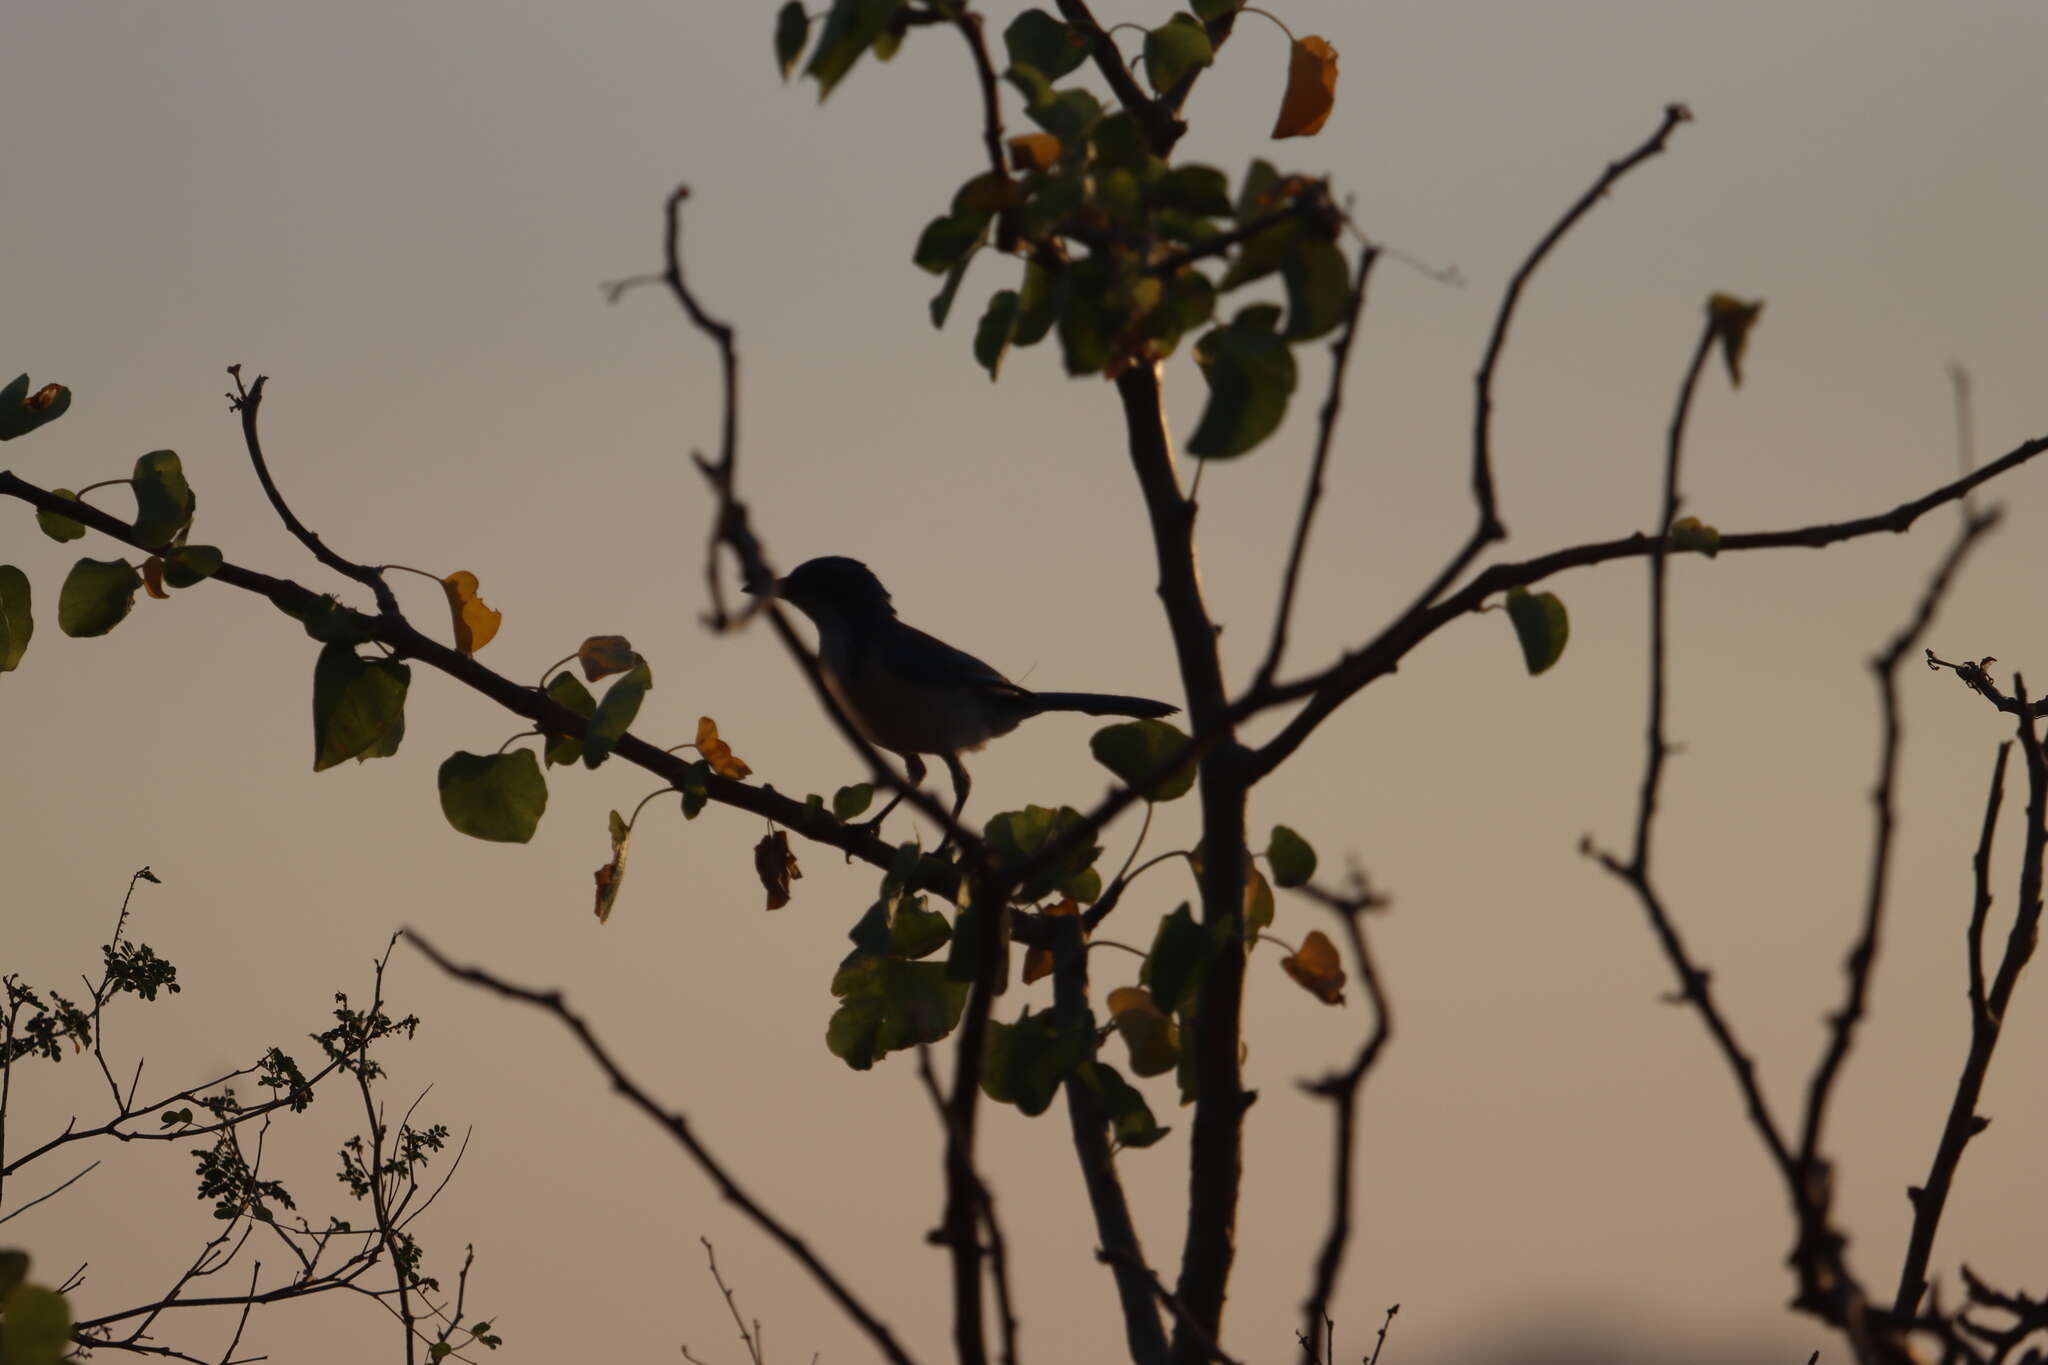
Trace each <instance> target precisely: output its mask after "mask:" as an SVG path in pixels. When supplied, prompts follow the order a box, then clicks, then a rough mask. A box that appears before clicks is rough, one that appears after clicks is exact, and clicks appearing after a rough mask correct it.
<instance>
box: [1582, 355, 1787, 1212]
mask: <svg viewBox="0 0 2048 1365" xmlns="http://www.w3.org/2000/svg"><path fill="white" fill-rule="evenodd" d="M1713 336H1714V333H1713V323H1712V320H1711V319H1709V320H1708V322H1707V324H1706V325H1705V326H1704V327H1703V328H1702V329H1701V331H1700V338H1699V341H1698V342H1697V344H1695V346H1694V347H1693V353H1692V359H1691V360H1690V361H1689V362H1688V363H1687V365H1686V371H1685V379H1684V381H1683V383H1682V384H1681V385H1680V387H1679V395H1678V403H1677V406H1676V408H1675V409H1674V411H1673V414H1672V421H1671V429H1670V434H1669V439H1668V441H1667V445H1666V451H1665V465H1664V495H1663V499H1662V502H1661V503H1660V505H1659V512H1660V514H1659V518H1658V525H1657V535H1656V536H1655V538H1654V539H1653V540H1652V542H1651V548H1650V704H1649V724H1648V727H1647V730H1648V736H1647V739H1646V742H1645V750H1646V752H1645V755H1644V760H1643V780H1642V787H1641V791H1640V794H1639V796H1638V799H1637V803H1636V828H1635V836H1634V852H1633V853H1632V855H1631V856H1630V858H1629V861H1627V862H1626V863H1624V862H1623V861H1621V859H1619V858H1618V857H1616V856H1614V855H1613V854H1611V853H1605V852H1596V851H1595V850H1594V849H1593V847H1592V845H1591V842H1590V841H1586V842H1582V843H1581V845H1580V850H1581V851H1582V852H1585V853H1587V854H1589V855H1590V856H1593V857H1595V858H1597V859H1598V861H1599V863H1600V865H1601V866H1602V867H1604V868H1606V869H1607V871H1608V872H1610V873H1612V874H1613V875H1614V876H1615V877H1616V878H1618V879H1619V880H1621V881H1622V882H1624V883H1626V884H1627V885H1628V887H1629V888H1630V889H1631V890H1633V891H1634V892H1635V893H1636V898H1637V900H1638V901H1640V902H1641V904H1642V907H1643V913H1644V914H1645V915H1646V916H1647V917H1648V919H1649V921H1650V929H1651V931H1652V932H1653V933H1654V934H1655V935H1656V937H1657V943H1658V946H1659V947H1661V948H1662V949H1663V951H1664V957H1665V960H1666V961H1668V962H1669V963H1670V964H1671V969H1672V971H1673V972H1674V973H1676V974H1677V976H1678V984H1679V996H1678V998H1679V999H1680V1000H1682V1001H1683V1002H1685V1003H1687V1004H1690V1005H1691V1006H1692V1007H1693V1008H1694V1009H1696V1010H1697V1011H1698V1012H1699V1015H1700V1022H1701V1023H1702V1024H1704V1025H1705V1027H1706V1030H1707V1033H1708V1034H1709V1036H1711V1037H1712V1038H1713V1040H1714V1044H1715V1046H1716V1047H1718V1048H1719V1049H1720V1052H1721V1056H1722V1059H1723V1060H1724V1061H1725V1062H1726V1063H1727V1064H1728V1069H1729V1070H1730V1071H1731V1072H1732V1073H1734V1076H1735V1083H1736V1086H1737V1087H1738V1088H1739V1089H1740V1090H1741V1092H1742V1098H1743V1103H1744V1105H1745V1106H1746V1107H1747V1109H1748V1111H1749V1121H1750V1125H1751V1126H1752V1127H1754V1128H1755V1129H1756V1131H1757V1135H1758V1136H1759V1137H1761V1138H1762V1139H1763V1143H1764V1146H1765V1148H1766V1149H1767V1150H1768V1151H1769V1152H1770V1154H1771V1160H1772V1162H1773V1164H1775V1165H1776V1166H1777V1168H1778V1171H1779V1174H1780V1175H1782V1176H1783V1177H1784V1180H1785V1182H1786V1184H1787V1186H1788V1187H1789V1188H1790V1190H1791V1191H1792V1203H1793V1210H1794V1213H1795V1215H1796V1214H1797V1213H1798V1212H1799V1210H1800V1208H1801V1207H1802V1204H1801V1199H1800V1195H1799V1183H1800V1182H1799V1177H1798V1172H1797V1171H1796V1170H1795V1169H1794V1167H1793V1163H1792V1152H1791V1149H1790V1148H1789V1147H1788V1146H1787V1145H1786V1142H1785V1138H1784V1135H1783V1134H1782V1133H1781V1132H1780V1131H1779V1128H1778V1122H1777V1119H1776V1118H1775V1117H1774V1116H1773V1115H1772V1113H1771V1108H1770V1105H1769V1103H1768V1102H1767V1101H1766V1100H1765V1099H1764V1094H1763V1089H1762V1087H1761V1086H1760V1085H1759V1084H1758V1082H1757V1078H1756V1062H1755V1060H1754V1059H1752V1058H1751V1057H1750V1055H1749V1053H1748V1052H1746V1051H1745V1050H1744V1049H1743V1047H1742V1045H1741V1043H1740V1042H1739V1041H1738V1040H1737V1039H1736V1037H1735V1031H1734V1029H1733V1028H1732V1027H1731V1026H1730V1025H1729V1023H1728V1020H1727V1017H1726V1016H1725V1015H1723V1014H1722V1012H1721V1007H1720V1005H1719V1004H1718V1003H1716V1001H1715V999H1714V994H1713V986H1712V978H1711V976H1710V975H1709V974H1708V972H1707V971H1706V970H1705V969H1704V968H1702V967H1701V966H1699V965H1698V963H1697V962H1695V961H1694V960H1693V956H1692V952H1691V950H1690V949H1689V948H1687V947H1686V944H1685V939H1684V938H1683V936H1682V935H1680V933H1679V931H1678V924H1677V921H1675V920H1674V919H1673V918H1672V917H1671V914H1670V912H1669V910H1667V909H1666V907H1665V905H1664V901H1663V897H1662V896H1661V895H1659V893H1658V892H1657V889H1656V884H1655V882H1654V881H1653V880H1652V878H1651V874H1650V826H1651V825H1652V823H1653V822H1654V821H1655V820H1656V817H1657V791H1658V786H1659V783H1660V782H1661V781H1662V777H1663V771H1664V757H1665V753H1666V748H1667V745H1666V742H1665V739H1664V609H1665V599H1664V578H1665V575H1664V567H1665V565H1664V560H1665V554H1666V551H1667V550H1668V549H1669V545H1670V535H1669V531H1670V526H1671V521H1672V519H1673V517H1674V516H1675V515H1676V513H1677V508H1678V463H1679V455H1680V452H1681V449H1682V447H1683V442H1684V436H1685V421H1686V417H1687V415H1688V414H1689V413H1690V411H1691V408H1692V396H1693V391H1694V389H1695V388H1696V387H1697V386H1698V383H1699V376H1700V369H1701V366H1702V365H1703V364H1704V363H1705V361H1706V357H1707V348H1708V346H1709V345H1710V344H1711V342H1712V341H1713Z"/></svg>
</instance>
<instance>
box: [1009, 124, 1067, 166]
mask: <svg viewBox="0 0 2048 1365" xmlns="http://www.w3.org/2000/svg"><path fill="white" fill-rule="evenodd" d="M1059 159H1060V140H1059V139H1058V138H1056V137H1054V136H1053V135H1052V134H1051V133H1026V134H1024V135H1023V136H1022V137H1013V138H1011V139H1010V169H1011V170H1015V171H1043V170H1048V169H1050V168H1051V167H1053V166H1056V165H1058V164H1059Z"/></svg>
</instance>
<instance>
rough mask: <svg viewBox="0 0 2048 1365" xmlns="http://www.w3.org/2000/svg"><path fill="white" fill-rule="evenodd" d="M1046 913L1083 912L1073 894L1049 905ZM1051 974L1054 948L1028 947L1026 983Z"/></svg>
mask: <svg viewBox="0 0 2048 1365" xmlns="http://www.w3.org/2000/svg"><path fill="white" fill-rule="evenodd" d="M1044 913H1045V915H1046V916H1047V917H1048V918H1051V917H1053V916H1068V915H1078V914H1080V913H1081V906H1080V903H1079V902H1077V901H1076V900H1075V899H1074V898H1073V897H1072V896H1069V897H1067V898H1066V899H1065V900H1063V901H1061V902H1060V903H1059V904H1058V905H1048V906H1047V907H1046V908H1045V911H1044ZM1051 975H1052V949H1050V948H1029V949H1026V950H1025V953H1024V984H1025V985H1027V986H1028V985H1030V984H1031V983H1032V982H1034V981H1043V980H1044V979H1045V978H1046V977H1048V976H1051Z"/></svg>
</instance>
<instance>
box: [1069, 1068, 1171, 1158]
mask: <svg viewBox="0 0 2048 1365" xmlns="http://www.w3.org/2000/svg"><path fill="white" fill-rule="evenodd" d="M1074 1078H1075V1079H1076V1080H1078V1081H1080V1082H1081V1084H1083V1085H1085V1086H1087V1087H1088V1089H1089V1091H1090V1092H1091V1093H1092V1094H1093V1095H1094V1096H1095V1099H1096V1102H1097V1103H1098V1104H1100V1105H1101V1106H1102V1112H1103V1113H1104V1114H1106V1115H1108V1116H1109V1124H1110V1132H1111V1134H1112V1135H1113V1136H1114V1137H1115V1138H1116V1141H1117V1144H1118V1145H1119V1146H1122V1147H1150V1146H1151V1145H1152V1144H1153V1143H1155V1142H1157V1141H1159V1139H1161V1138H1163V1137H1165V1136H1166V1135H1167V1134H1168V1133H1170V1132H1172V1131H1173V1130H1172V1129H1171V1128H1161V1127H1160V1126H1159V1120H1157V1119H1155V1118H1153V1117H1152V1106H1150V1105H1148V1104H1146V1103H1145V1097H1144V1096H1143V1095H1141V1094H1139V1093H1138V1092H1137V1090H1136V1089H1135V1088H1133V1087H1132V1085H1131V1083H1130V1082H1129V1081H1126V1080H1125V1079H1124V1078H1123V1077H1122V1076H1121V1075H1119V1074H1118V1072H1117V1069H1116V1068H1115V1067H1113V1066H1111V1065H1110V1064H1109V1063H1107V1062H1083V1063H1081V1065H1080V1066H1079V1067H1077V1068H1076V1069H1075V1071H1074Z"/></svg>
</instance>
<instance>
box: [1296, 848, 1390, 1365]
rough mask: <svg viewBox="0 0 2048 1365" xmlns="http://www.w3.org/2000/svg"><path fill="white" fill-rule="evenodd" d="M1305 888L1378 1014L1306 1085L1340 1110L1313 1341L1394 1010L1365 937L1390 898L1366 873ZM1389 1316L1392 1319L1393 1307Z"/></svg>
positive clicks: (1310, 1306)
mask: <svg viewBox="0 0 2048 1365" xmlns="http://www.w3.org/2000/svg"><path fill="white" fill-rule="evenodd" d="M1306 890H1307V891H1308V893H1309V894H1310V895H1312V896H1314V897H1315V898H1316V899H1317V900H1319V901H1321V902H1322V903H1323V904H1324V905H1327V906H1328V907H1329V908H1330V909H1332V910H1334V911H1336V912H1337V914H1338V915H1339V916H1340V917H1341V918H1342V919H1343V921H1344V933H1345V937H1347V938H1348V939H1350V940H1351V956H1352V959H1353V960H1354V961H1355V962H1357V964H1358V979H1359V981H1360V982H1361V983H1362V984H1363V985H1364V987H1365V995H1366V999H1367V1000H1369V1001H1371V1002H1372V1018H1373V1022H1372V1029H1371V1031H1370V1032H1369V1033H1368V1034H1367V1035H1366V1039H1365V1042H1364V1044H1363V1045H1362V1046H1361V1047H1360V1048H1359V1049H1358V1055H1357V1056H1356V1057H1354V1058H1352V1061H1351V1065H1350V1066H1348V1067H1346V1068H1345V1069H1344V1070H1342V1071H1338V1072H1333V1073H1332V1074H1330V1075H1328V1076H1325V1077H1323V1078H1322V1079H1321V1080H1319V1081H1316V1082H1314V1083H1313V1084H1309V1085H1305V1086H1304V1087H1303V1088H1304V1089H1306V1090H1307V1091H1308V1092H1309V1093H1310V1094H1312V1095H1318V1096H1321V1097H1322V1098H1323V1099H1326V1100H1328V1101H1330V1103H1331V1105H1332V1106H1334V1107H1335V1109H1336V1111H1337V1133H1336V1140H1335V1141H1334V1142H1333V1144H1332V1150H1331V1154H1330V1155H1331V1163H1332V1166H1331V1172H1330V1230H1329V1231H1328V1232H1327V1233H1326V1234H1324V1237H1323V1249H1322V1251H1321V1252H1320V1253H1319V1254H1318V1255H1317V1257H1316V1273H1315V1281H1314V1284H1313V1287H1312V1288H1311V1289H1310V1290H1309V1296H1308V1299H1307V1300H1306V1301H1305V1302H1304V1303H1303V1304H1302V1306H1301V1313H1302V1327H1301V1339H1302V1340H1303V1341H1305V1342H1313V1341H1314V1340H1315V1338H1316V1330H1317V1328H1318V1327H1319V1326H1320V1325H1321V1324H1324V1323H1326V1322H1328V1321H1329V1319H1330V1298H1331V1296H1332V1295H1333V1294H1334V1293H1335V1292H1336V1287H1337V1272H1338V1270H1340V1269H1341V1268H1342V1267H1343V1264H1344V1251H1345V1248H1346V1247H1347V1246H1348V1245H1349V1243H1350V1241H1351V1201H1352V1183H1353V1170H1354V1168H1355V1167H1356V1164H1357V1159H1358V1092H1359V1090H1360V1089H1361V1087H1362V1086H1363V1085H1364V1083H1365V1078H1366V1074H1367V1073H1368V1072H1370V1071H1371V1070H1372V1068H1373V1064H1374V1063H1375V1062H1377V1061H1379V1058H1380V1053H1381V1052H1382V1051H1383V1050H1385V1048H1386V1045H1387V1041H1388V1040H1389V1039H1390V1038H1392V1037H1393V1033H1394V1013H1393V1007H1392V1005H1391V1004H1390V1003H1389V1002H1388V1000H1387V993H1386V989H1385V988H1384V987H1383V986H1382V985H1381V984H1380V975H1379V971H1378V969H1377V968H1376V967H1375V966H1374V963H1373V957H1372V952H1371V950H1370V949H1369V948H1368V947H1367V946H1366V941H1365V923H1364V921H1365V914H1366V912H1367V911H1368V910H1373V909H1377V908H1379V907H1380V906H1383V905H1385V904H1386V901H1385V900H1384V899H1382V898H1381V897H1379V896H1376V895H1374V894H1373V892H1372V890H1371V888H1370V887H1368V886H1367V885H1366V883H1365V880H1364V878H1363V877H1360V878H1359V879H1358V883H1357V885H1356V886H1355V887H1354V888H1353V889H1352V891H1351V892H1350V893H1349V894H1348V895H1340V894H1338V893H1336V892H1334V891H1325V890H1322V889H1320V888H1318V887H1314V886H1311V887H1308V888H1306ZM1387 1316H1388V1318H1389V1319H1391V1318H1392V1317H1393V1314H1392V1312H1391V1311H1390V1312H1389V1313H1388V1315H1387ZM1380 1333H1381V1339H1382V1340H1385V1335H1386V1329H1385V1327H1382V1328H1381V1329H1380ZM1325 1365H1335V1361H1334V1360H1332V1361H1328V1362H1325Z"/></svg>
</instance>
